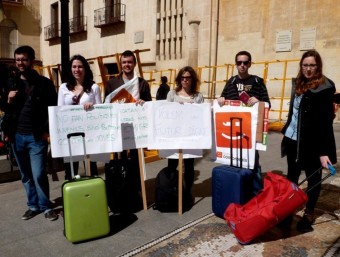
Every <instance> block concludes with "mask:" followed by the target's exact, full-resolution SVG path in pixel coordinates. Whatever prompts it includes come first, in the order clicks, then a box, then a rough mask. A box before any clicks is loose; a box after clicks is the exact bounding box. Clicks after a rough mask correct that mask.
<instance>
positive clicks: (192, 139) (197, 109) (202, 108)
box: [148, 101, 212, 149]
mask: <svg viewBox="0 0 340 257" xmlns="http://www.w3.org/2000/svg"><path fill="white" fill-rule="evenodd" d="M148 117H149V129H148V131H149V133H148V134H149V135H148V148H149V149H210V148H211V142H212V139H211V106H210V104H208V103H202V104H188V103H185V104H180V103H174V102H166V101H156V102H153V103H152V108H150V106H149V108H148Z"/></svg>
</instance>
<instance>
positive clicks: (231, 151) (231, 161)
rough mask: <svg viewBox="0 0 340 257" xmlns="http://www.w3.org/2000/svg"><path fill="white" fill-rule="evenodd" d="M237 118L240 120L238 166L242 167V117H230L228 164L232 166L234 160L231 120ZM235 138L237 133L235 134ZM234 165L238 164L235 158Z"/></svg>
mask: <svg viewBox="0 0 340 257" xmlns="http://www.w3.org/2000/svg"><path fill="white" fill-rule="evenodd" d="M234 120H238V121H239V122H240V141H239V143H240V156H239V159H240V166H239V167H240V168H241V169H242V161H243V160H242V138H243V130H242V121H243V119H242V118H239V117H230V134H231V140H230V164H231V165H230V166H234V160H233V157H234V156H233V140H232V139H233V121H234ZM236 138H237V135H236ZM236 166H238V161H237V160H236Z"/></svg>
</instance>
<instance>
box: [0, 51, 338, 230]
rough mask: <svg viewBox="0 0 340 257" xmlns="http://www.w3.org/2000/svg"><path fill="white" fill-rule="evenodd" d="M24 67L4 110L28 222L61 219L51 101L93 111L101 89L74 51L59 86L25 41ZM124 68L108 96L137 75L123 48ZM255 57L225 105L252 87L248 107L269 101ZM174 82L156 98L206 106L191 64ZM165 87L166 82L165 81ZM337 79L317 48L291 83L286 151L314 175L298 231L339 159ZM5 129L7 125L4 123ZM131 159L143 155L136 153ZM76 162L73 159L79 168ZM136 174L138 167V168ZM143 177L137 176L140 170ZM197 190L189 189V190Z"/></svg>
mask: <svg viewBox="0 0 340 257" xmlns="http://www.w3.org/2000/svg"><path fill="white" fill-rule="evenodd" d="M14 58H15V63H16V67H17V68H18V70H19V72H18V73H17V75H16V76H13V78H10V79H9V82H8V86H7V88H6V90H5V91H4V92H3V94H2V96H1V99H0V108H1V110H2V111H4V112H5V113H6V115H8V116H11V117H12V121H11V122H10V124H8V125H6V126H7V130H6V136H7V137H8V140H9V141H10V142H11V146H12V149H13V152H14V155H15V157H16V160H17V163H18V166H19V169H20V172H21V180H22V183H23V185H24V188H25V191H26V196H27V205H28V210H27V211H26V212H25V213H24V215H23V216H22V219H24V220H28V219H30V218H32V217H34V216H36V215H37V214H39V213H44V214H45V217H46V218H47V219H48V220H56V219H57V218H58V215H57V213H55V212H54V210H53V208H52V205H51V201H50V197H49V183H48V178H47V175H46V172H45V169H46V156H47V148H48V141H47V139H48V136H49V128H48V106H56V105H58V106H62V105H83V106H84V110H85V111H90V110H91V109H92V108H93V105H95V104H100V103H102V99H101V92H100V88H99V86H98V85H97V84H96V83H95V82H94V81H93V73H92V71H91V69H90V66H89V64H88V62H87V61H86V59H85V58H84V57H83V56H81V55H74V56H73V57H72V58H71V60H70V67H69V70H68V71H67V79H66V81H65V83H63V84H62V85H61V86H60V88H59V91H58V94H57V92H56V90H55V87H54V85H53V83H52V82H51V81H50V80H49V79H47V78H45V77H43V76H41V75H39V74H38V73H37V72H36V71H35V70H34V69H33V64H34V60H35V52H34V50H33V49H32V48H31V47H30V46H21V47H19V48H17V49H16V50H15V52H14ZM120 64H121V70H122V72H121V73H120V74H119V75H118V76H116V77H114V78H111V79H110V80H109V81H108V83H107V84H106V86H105V96H107V95H109V94H110V93H111V92H113V91H114V90H116V89H117V88H119V87H120V86H122V85H124V84H125V83H127V82H128V81H130V80H131V79H132V78H134V76H135V72H134V69H135V66H136V57H135V55H134V53H133V52H131V51H125V52H123V53H122V55H121V57H120ZM251 64H252V58H251V55H250V53H249V52H247V51H241V52H239V53H237V54H236V56H235V65H236V68H237V71H238V74H237V75H236V76H233V77H232V78H230V79H229V80H228V81H227V83H226V85H225V87H224V89H223V91H222V94H221V97H219V98H218V99H217V101H218V103H219V104H220V105H224V101H225V100H227V99H228V100H239V99H240V97H239V95H240V93H241V92H246V93H247V94H248V95H249V100H248V102H247V103H246V104H247V105H249V106H252V105H254V104H255V103H257V102H259V101H264V102H268V103H269V105H270V100H269V96H268V92H267V89H266V86H265V83H264V81H263V79H262V78H260V77H258V76H255V75H251V74H249V71H248V70H249V68H250V67H251ZM175 83H176V86H175V87H174V90H170V88H169V86H168V85H166V84H167V78H166V77H162V86H161V87H160V90H159V92H158V93H157V100H158V99H159V100H161V99H166V100H167V101H170V102H178V103H203V102H204V97H203V95H202V93H200V92H199V91H198V86H199V83H200V82H199V78H198V76H197V73H196V72H195V70H194V69H193V68H192V67H190V66H186V67H183V68H182V69H180V70H179V71H178V74H177V76H176V79H175ZM163 85H164V86H163ZM138 86H139V94H140V99H137V104H143V103H144V102H145V101H152V97H151V93H150V87H149V84H148V83H147V81H146V80H144V79H143V78H140V77H139V78H138ZM334 93H335V85H334V83H333V82H332V81H331V80H330V79H328V78H326V77H325V76H324V75H323V71H322V60H321V57H320V55H319V53H318V52H317V51H315V50H311V51H307V52H305V53H304V54H303V56H302V58H301V60H300V63H299V71H298V75H297V77H296V79H294V80H293V86H292V94H291V101H290V108H289V114H288V120H287V123H286V125H285V126H284V128H283V130H282V133H283V140H282V156H287V163H288V173H287V178H288V179H289V180H291V181H292V182H294V183H298V180H299V177H300V174H301V171H302V170H305V173H306V176H307V177H308V188H313V189H312V190H310V191H308V202H307V205H306V209H305V212H304V215H303V217H302V218H301V220H300V221H299V222H298V224H297V229H299V230H300V231H312V230H313V228H312V226H311V225H312V224H313V221H314V218H315V217H314V208H315V206H316V202H317V200H318V197H319V195H320V190H321V185H320V183H319V182H320V181H321V175H322V174H321V169H322V168H327V165H328V164H330V165H333V164H335V163H336V148H335V139H334V133H333V125H332V124H333V96H334ZM4 129H5V128H4ZM130 157H131V158H132V159H134V160H137V165H136V166H137V167H138V154H137V151H136V150H131V151H130ZM78 165H79V164H78V163H77V162H75V163H74V170H75V172H76V173H77V170H78ZM168 166H169V168H171V169H176V168H177V166H178V160H177V159H168ZM70 168H71V167H70V165H69V164H66V171H65V179H71V175H70ZM90 170H91V174H92V175H98V171H97V166H96V162H92V163H91V168H90ZM184 171H185V173H184V180H185V187H186V189H187V191H189V192H190V191H191V188H192V186H193V183H194V159H192V158H189V159H184ZM135 172H138V171H135ZM253 173H254V185H253V189H254V194H256V193H257V192H258V191H259V190H261V189H262V175H261V166H260V163H259V153H258V152H256V158H255V167H254V172H253ZM138 174H139V173H138ZM190 195H191V194H190Z"/></svg>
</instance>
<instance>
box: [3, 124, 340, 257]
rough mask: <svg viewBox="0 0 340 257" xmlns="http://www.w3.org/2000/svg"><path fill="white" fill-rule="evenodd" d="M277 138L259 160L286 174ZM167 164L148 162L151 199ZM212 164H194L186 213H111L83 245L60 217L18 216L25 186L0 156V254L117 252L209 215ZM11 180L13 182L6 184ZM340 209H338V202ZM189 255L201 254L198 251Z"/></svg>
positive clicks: (54, 187)
mask: <svg viewBox="0 0 340 257" xmlns="http://www.w3.org/2000/svg"><path fill="white" fill-rule="evenodd" d="M334 127H335V134H336V139H337V145H338V148H339V146H340V124H335V126H334ZM280 140H281V135H280V134H278V133H270V135H269V140H268V142H269V145H268V150H267V151H266V152H262V153H261V158H260V161H261V164H262V169H263V171H269V170H277V171H282V172H283V173H285V172H286V163H285V159H281V158H280V153H279V148H280ZM339 156H340V155H339ZM165 165H166V161H165V160H160V161H156V162H152V163H149V164H147V166H146V170H147V181H146V188H147V195H148V202H149V203H152V202H153V185H154V183H155V176H156V174H157V172H158V171H159V170H160V169H161V168H163V167H164V166H165ZM216 165H218V164H215V163H212V162H211V161H210V158H209V155H206V156H205V157H204V158H202V159H201V160H199V161H198V162H197V163H196V164H195V170H196V180H195V185H194V188H193V194H194V196H195V205H194V207H193V208H192V209H191V210H190V211H189V212H186V213H184V214H183V215H179V214H177V213H160V212H158V211H156V210H153V209H152V208H149V209H148V210H147V211H140V212H138V213H136V214H135V215H132V216H129V217H122V216H119V215H116V216H113V215H112V216H111V217H110V221H111V230H112V232H111V234H110V235H109V236H107V237H105V238H101V239H97V240H93V241H89V242H85V243H79V244H72V243H70V242H68V241H67V240H66V238H65V237H64V235H63V219H62V218H59V219H58V220H57V221H55V222H49V221H47V220H45V218H44V217H43V215H38V216H37V217H35V218H33V219H31V220H28V221H23V220H21V215H22V214H23V213H24V212H25V211H26V199H25V194H24V191H23V187H22V185H21V182H20V181H19V180H17V173H16V172H15V171H14V172H11V173H8V171H9V168H10V167H9V163H8V161H7V160H0V202H1V219H0V238H1V240H0V248H1V254H0V256H4V257H10V256H11V257H19V256H25V257H30V256H32V257H33V256H34V257H35V256H51V257H56V256H58V257H59V256H82V257H86V256H120V255H122V254H124V253H126V252H128V251H130V250H131V249H134V248H136V247H139V246H141V245H144V244H146V243H148V242H150V241H152V240H155V239H157V238H160V237H161V236H163V235H166V234H168V233H169V232H171V231H173V230H175V229H177V228H180V227H183V226H184V225H185V224H188V223H189V222H191V221H194V220H197V219H199V218H200V217H203V216H205V215H207V214H209V213H211V212H212V210H211V170H212V168H213V167H214V166H216ZM101 171H102V169H101ZM63 176H64V173H63V172H60V173H58V177H59V179H60V181H52V179H51V177H49V178H50V189H51V199H52V200H53V201H54V203H55V207H56V210H57V211H58V212H60V211H61V210H62V201H61V185H62V182H63V181H62V180H63ZM9 180H12V181H10V182H6V181H9ZM339 200H340V199H339ZM338 209H340V201H339V208H338ZM326 211H327V210H326ZM315 233H318V231H315ZM339 235H340V231H339ZM283 240H284V239H283ZM281 242H282V241H281ZM286 247H289V245H287V246H286ZM165 256H166V255H165ZM169 256H170V255H169ZM193 256H199V253H197V255H196V254H195V255H193ZM273 256H274V255H273ZM315 256H317V255H315Z"/></svg>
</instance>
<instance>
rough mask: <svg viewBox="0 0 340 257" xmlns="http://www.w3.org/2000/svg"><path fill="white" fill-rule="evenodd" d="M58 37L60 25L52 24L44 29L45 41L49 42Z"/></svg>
mask: <svg viewBox="0 0 340 257" xmlns="http://www.w3.org/2000/svg"><path fill="white" fill-rule="evenodd" d="M59 37H60V23H54V24H51V25H49V26H46V27H45V28H44V38H45V40H51V39H55V38H59Z"/></svg>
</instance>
